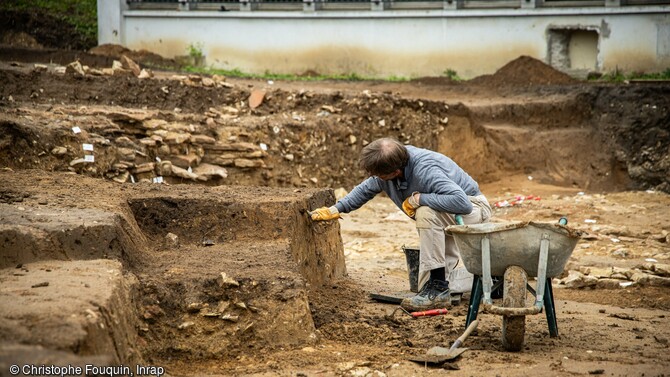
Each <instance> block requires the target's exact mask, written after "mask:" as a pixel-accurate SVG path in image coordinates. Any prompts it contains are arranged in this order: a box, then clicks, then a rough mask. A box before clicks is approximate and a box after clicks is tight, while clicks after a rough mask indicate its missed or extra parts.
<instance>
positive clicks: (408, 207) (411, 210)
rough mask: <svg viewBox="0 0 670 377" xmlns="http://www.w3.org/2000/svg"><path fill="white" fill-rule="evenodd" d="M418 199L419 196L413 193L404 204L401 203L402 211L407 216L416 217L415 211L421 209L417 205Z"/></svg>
mask: <svg viewBox="0 0 670 377" xmlns="http://www.w3.org/2000/svg"><path fill="white" fill-rule="evenodd" d="M420 197H421V194H419V193H418V192H416V191H415V192H413V193H412V195H410V196H408V197H407V199H405V201H404V202H402V210H403V211H404V212H405V214H406V215H407V216H409V217H411V218H414V216H415V215H416V209H417V208H419V207H421V205H420V204H419V198H420Z"/></svg>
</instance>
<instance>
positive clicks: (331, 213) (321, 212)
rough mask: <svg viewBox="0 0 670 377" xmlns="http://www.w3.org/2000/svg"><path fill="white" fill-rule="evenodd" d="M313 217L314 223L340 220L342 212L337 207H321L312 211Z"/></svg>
mask: <svg viewBox="0 0 670 377" xmlns="http://www.w3.org/2000/svg"><path fill="white" fill-rule="evenodd" d="M311 215H312V220H314V221H323V220H335V219H339V218H340V211H338V210H337V207H335V206H332V207H321V208H317V209H315V210H314V211H312V212H311Z"/></svg>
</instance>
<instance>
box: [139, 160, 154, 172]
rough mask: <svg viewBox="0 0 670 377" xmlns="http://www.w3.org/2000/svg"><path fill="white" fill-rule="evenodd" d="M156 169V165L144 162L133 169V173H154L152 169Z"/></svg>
mask: <svg viewBox="0 0 670 377" xmlns="http://www.w3.org/2000/svg"><path fill="white" fill-rule="evenodd" d="M155 167H156V164H155V163H153V162H145V163H143V164H139V165H137V166H136V167H135V173H137V174H139V173H147V172H151V171H154V168H155Z"/></svg>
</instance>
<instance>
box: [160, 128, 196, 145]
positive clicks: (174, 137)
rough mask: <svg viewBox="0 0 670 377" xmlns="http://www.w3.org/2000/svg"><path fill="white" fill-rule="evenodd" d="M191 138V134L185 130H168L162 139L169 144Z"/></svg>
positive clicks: (180, 142)
mask: <svg viewBox="0 0 670 377" xmlns="http://www.w3.org/2000/svg"><path fill="white" fill-rule="evenodd" d="M190 138H191V134H189V133H185V132H172V131H170V132H168V133H167V135H165V137H164V138H163V141H165V142H166V143H169V144H183V143H185V142H187V141H189V139H190Z"/></svg>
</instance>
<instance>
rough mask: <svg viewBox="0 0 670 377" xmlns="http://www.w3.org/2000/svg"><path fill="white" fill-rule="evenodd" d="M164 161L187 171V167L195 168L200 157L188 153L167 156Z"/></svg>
mask: <svg viewBox="0 0 670 377" xmlns="http://www.w3.org/2000/svg"><path fill="white" fill-rule="evenodd" d="M166 160H169V161H170V162H172V165H175V166H179V167H180V168H184V169H188V168H189V167H195V166H197V165H198V164H199V163H200V156H198V155H196V154H194V153H190V154H188V155H176V156H169V157H167V158H166Z"/></svg>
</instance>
